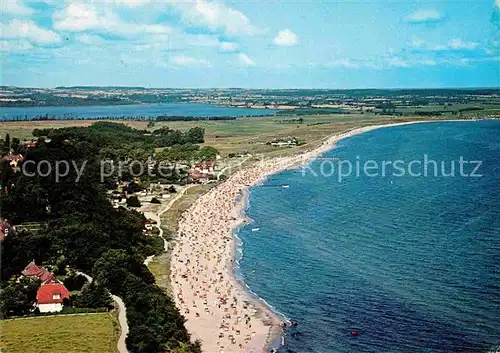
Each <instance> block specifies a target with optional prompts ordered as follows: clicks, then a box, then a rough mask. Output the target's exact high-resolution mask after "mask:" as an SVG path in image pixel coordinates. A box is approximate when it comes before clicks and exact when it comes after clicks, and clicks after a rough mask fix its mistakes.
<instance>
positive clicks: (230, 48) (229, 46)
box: [219, 42, 240, 53]
mask: <svg viewBox="0 0 500 353" xmlns="http://www.w3.org/2000/svg"><path fill="white" fill-rule="evenodd" d="M239 49H240V46H239V45H238V43H233V42H221V43H220V45H219V51H220V52H222V53H234V52H237V51H238V50H239Z"/></svg>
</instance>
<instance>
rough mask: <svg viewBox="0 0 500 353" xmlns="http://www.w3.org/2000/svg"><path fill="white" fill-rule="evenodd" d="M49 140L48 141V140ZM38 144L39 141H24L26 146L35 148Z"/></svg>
mask: <svg viewBox="0 0 500 353" xmlns="http://www.w3.org/2000/svg"><path fill="white" fill-rule="evenodd" d="M46 142H48V141H46ZM37 145H38V141H24V142H23V146H24V147H26V148H34V147H36V146H37Z"/></svg>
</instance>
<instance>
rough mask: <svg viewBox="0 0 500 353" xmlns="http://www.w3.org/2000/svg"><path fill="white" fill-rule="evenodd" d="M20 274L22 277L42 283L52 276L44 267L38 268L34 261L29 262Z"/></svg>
mask: <svg viewBox="0 0 500 353" xmlns="http://www.w3.org/2000/svg"><path fill="white" fill-rule="evenodd" d="M21 273H22V274H23V276H24V277H28V278H31V279H39V280H40V281H42V282H45V281H47V280H48V279H50V278H51V277H52V276H53V275H52V274H51V273H50V272H49V271H48V270H47V269H46V268H45V267H38V266H37V265H36V264H35V260H33V261H31V262H30V263H29V264H28V266H26V267H25V268H24V270H23V271H22V272H21Z"/></svg>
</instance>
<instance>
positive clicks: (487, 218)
mask: <svg viewBox="0 0 500 353" xmlns="http://www.w3.org/2000/svg"><path fill="white" fill-rule="evenodd" d="M424 154H427V155H428V158H429V159H433V160H437V161H441V160H444V161H451V160H457V161H458V160H459V158H460V156H463V157H464V159H465V160H482V161H483V164H482V166H481V168H480V169H479V171H478V173H481V174H483V177H480V178H470V177H469V178H467V177H460V176H456V177H442V176H437V177H434V176H430V175H431V174H433V170H434V169H433V167H432V169H429V170H430V172H428V175H429V176H428V177H411V176H404V177H395V176H393V175H392V173H387V174H386V175H387V176H386V177H366V176H360V177H359V178H356V176H353V177H350V178H346V179H345V180H344V181H342V182H340V183H339V182H338V181H337V177H336V176H332V177H314V176H312V174H311V173H310V172H309V173H307V174H306V176H303V175H302V174H301V172H300V170H295V171H286V172H283V173H281V174H278V175H275V176H272V177H271V178H269V180H268V181H267V182H266V183H265V184H264V185H263V186H257V187H254V188H253V189H252V190H251V193H250V206H249V209H248V215H249V216H250V217H251V218H252V219H254V221H255V222H254V223H253V224H252V225H250V226H247V227H245V228H243V229H241V230H240V232H239V237H240V238H241V241H242V243H243V245H242V249H243V258H242V259H240V272H241V273H240V275H241V276H242V277H243V278H244V281H245V282H246V284H247V285H249V287H250V288H251V290H252V291H254V292H255V293H257V294H258V295H259V296H260V297H261V298H263V299H264V300H266V301H267V302H268V303H269V304H270V305H272V306H273V307H274V309H275V310H276V311H277V312H280V313H282V314H283V315H285V316H286V317H288V318H292V319H295V320H298V321H299V323H300V324H299V326H298V327H297V328H294V329H291V330H289V331H287V337H286V347H285V348H283V349H282V350H283V352H288V350H292V351H294V352H300V353H306V352H318V353H319V352H353V353H355V352H356V353H357V352H377V353H380V352H398V353H413V352H418V353H420V352H443V353H444V352H450V353H455V352H488V351H490V350H492V349H493V347H495V346H498V345H499V344H500V292H499V286H500V272H499V271H500V121H482V122H473V123H466V122H464V123H433V124H417V125H409V126H401V127H394V128H387V129H380V130H376V131H372V132H369V133H366V134H362V135H358V136H355V137H352V138H349V139H346V140H343V141H342V142H341V143H339V145H338V148H336V149H335V150H332V151H330V152H328V153H327V154H326V155H325V156H326V157H337V158H340V159H341V160H351V161H355V160H356V156H359V157H360V160H361V161H365V160H367V159H373V160H376V161H382V160H398V159H401V160H403V161H407V162H409V161H411V160H413V159H416V160H423V158H424V157H423V156H424ZM320 163H321V162H320V161H315V162H313V163H312V165H311V166H312V170H314V171H316V172H319V169H320ZM457 163H458V162H457ZM456 168H457V170H456V172H457V173H458V168H459V166H458V164H457V166H456ZM416 169H418V168H416V167H415V171H416ZM446 171H447V172H449V171H450V164H449V163H448V164H447V165H446ZM471 171H472V168H464V172H467V174H469V173H470V172H471ZM457 175H458V174H457ZM282 184H289V185H290V187H289V188H288V189H285V188H281V187H280V185H282ZM254 227H260V231H259V232H252V231H251V229H252V228H254ZM353 330H356V331H358V332H359V336H358V337H354V336H352V335H351V332H352V331H353Z"/></svg>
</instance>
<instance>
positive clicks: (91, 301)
mask: <svg viewBox="0 0 500 353" xmlns="http://www.w3.org/2000/svg"><path fill="white" fill-rule="evenodd" d="M73 305H74V306H75V307H77V308H94V309H95V308H111V307H112V306H113V304H112V300H111V296H110V295H109V292H108V290H107V289H106V288H104V286H102V285H100V284H98V283H97V282H95V281H93V282H92V283H88V284H86V285H85V286H83V289H82V291H81V293H80V294H78V295H77V296H76V298H75V299H74V300H73Z"/></svg>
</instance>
